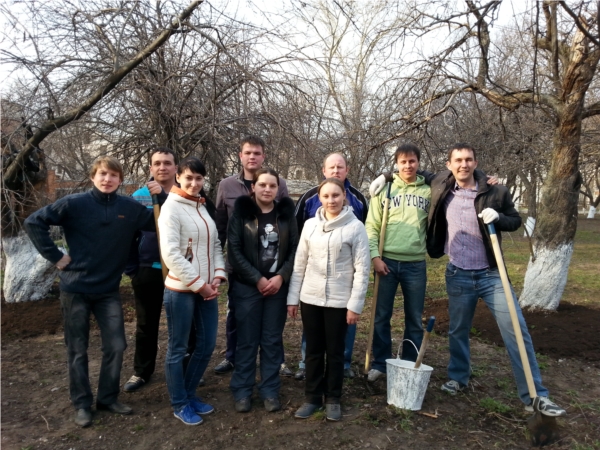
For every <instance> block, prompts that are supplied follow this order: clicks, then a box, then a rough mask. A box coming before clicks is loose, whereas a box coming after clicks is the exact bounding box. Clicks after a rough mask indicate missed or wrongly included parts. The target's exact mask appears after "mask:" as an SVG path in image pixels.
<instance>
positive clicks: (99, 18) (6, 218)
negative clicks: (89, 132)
mask: <svg viewBox="0 0 600 450" xmlns="http://www.w3.org/2000/svg"><path fill="white" fill-rule="evenodd" d="M200 3H202V0H195V1H193V2H192V3H190V4H189V5H188V6H187V7H186V8H185V9H183V11H182V12H180V13H179V14H176V15H175V17H173V18H172V19H171V20H169V21H168V22H167V23H165V24H164V25H163V26H161V27H159V29H158V30H157V33H156V34H154V35H152V36H142V37H138V36H135V30H136V27H135V26H132V24H133V23H135V22H136V21H137V20H140V19H141V18H142V17H141V16H142V14H140V12H142V10H141V8H140V7H139V6H140V5H139V4H137V3H136V4H131V5H130V4H127V3H124V4H121V5H120V6H119V7H114V6H112V5H109V4H105V3H103V2H94V3H92V2H87V3H86V5H85V8H84V7H81V8H80V9H77V10H73V8H72V4H70V3H68V2H66V3H65V4H59V3H58V2H47V3H39V4H38V3H31V4H27V5H25V6H26V7H27V8H28V9H27V10H26V11H22V13H21V14H17V13H14V12H13V11H12V9H11V8H10V7H9V5H8V4H3V5H2V6H0V13H1V14H2V15H3V17H4V19H5V20H6V21H7V22H8V23H9V27H8V29H5V31H4V35H3V37H4V40H5V42H6V41H10V40H12V42H13V44H14V45H13V47H12V48H11V49H8V50H3V51H2V54H3V57H4V60H5V62H8V63H11V64H13V65H14V66H15V67H17V68H18V69H21V70H27V71H28V72H29V74H30V75H32V76H30V77H27V75H25V76H24V78H21V79H20V82H19V84H20V85H21V88H22V89H24V90H29V91H30V92H31V95H30V96H29V102H30V104H31V105H35V104H36V103H37V105H39V106H37V109H36V108H29V110H30V111H31V113H30V114H29V116H27V115H26V114H24V117H25V120H24V121H23V122H22V125H23V126H22V127H21V128H25V129H26V131H27V133H26V135H25V139H24V140H22V141H21V142H18V140H17V139H15V138H14V136H10V137H8V138H7V139H6V140H5V139H3V145H4V143H5V142H6V146H10V145H15V144H22V145H20V148H17V151H16V153H15V152H13V151H12V150H9V153H11V155H10V156H11V157H10V158H3V166H2V169H3V177H2V182H3V183H2V197H3V199H4V201H3V207H4V205H14V208H13V209H12V211H11V212H12V214H4V213H5V211H3V215H2V220H3V224H2V225H3V230H4V233H3V239H2V245H3V250H4V252H5V254H6V260H7V265H6V270H5V277H4V280H5V283H4V295H5V296H6V298H7V300H8V301H22V300H29V299H32V298H33V299H36V298H39V297H40V296H41V295H43V294H41V293H40V291H39V289H42V291H43V290H47V288H48V287H49V283H50V284H51V282H52V280H53V279H54V275H55V273H54V268H53V267H51V266H52V265H51V264H49V263H48V262H46V261H43V260H38V263H37V264H23V261H22V259H21V260H20V259H19V258H21V257H22V256H23V255H24V254H25V260H27V259H29V260H30V261H35V258H36V256H37V251H36V250H35V249H34V247H33V246H32V245H31V243H30V241H29V240H28V239H27V238H26V236H25V235H24V233H23V232H22V231H20V232H19V233H18V234H17V235H16V236H14V235H13V233H14V232H15V231H19V226H18V224H19V222H20V220H22V219H24V218H25V217H26V216H27V215H28V214H29V212H30V211H31V210H32V209H34V208H35V202H34V201H33V199H34V194H35V189H31V188H30V186H32V187H34V188H35V187H37V186H39V184H40V183H39V182H36V184H35V185H34V184H32V181H31V178H32V177H31V176H30V175H29V174H28V173H27V169H28V167H29V166H30V165H31V164H32V163H33V164H35V163H37V164H38V166H39V167H42V165H43V159H44V158H43V153H42V152H41V151H40V150H39V145H40V144H41V142H42V141H43V140H44V139H45V138H46V137H48V136H49V135H51V134H52V133H55V132H56V131H57V130H60V129H61V128H62V127H64V126H66V125H68V124H69V123H71V122H73V121H76V120H78V119H79V118H81V117H82V116H84V115H85V114H86V113H87V112H88V111H90V110H91V109H92V108H93V107H94V106H95V105H97V104H98V103H99V102H101V101H102V100H104V99H106V98H107V97H109V96H110V93H111V91H112V90H113V89H114V88H115V87H116V86H117V85H118V84H119V83H120V82H121V81H122V80H123V79H124V78H125V77H126V76H127V75H128V74H129V73H131V72H132V71H133V70H134V69H135V68H136V67H137V66H139V65H140V64H141V63H142V62H143V61H144V60H145V59H146V58H148V57H149V56H150V55H152V54H153V53H154V52H156V51H157V49H159V48H160V47H161V46H162V45H163V44H164V43H165V42H167V40H168V39H169V38H170V37H171V36H172V35H173V34H174V33H175V32H176V31H177V30H179V29H180V28H181V25H182V23H184V22H185V21H186V20H187V19H188V18H189V17H190V16H191V14H192V13H193V12H194V10H195V9H196V8H197V7H198V6H199V5H200ZM173 11H176V9H173ZM25 21H30V23H35V24H36V26H35V27H31V26H29V23H26V22H25ZM34 30H35V32H39V35H38V34H35V32H34ZM16 35H23V36H25V39H26V40H28V41H29V43H30V44H31V47H30V48H29V49H28V50H30V52H29V53H27V52H24V53H20V52H21V51H22V50H23V46H18V45H16V43H17V42H16V37H15V36H16ZM26 50H27V49H26ZM39 99H43V101H45V102H46V104H45V105H44V104H43V103H41V102H40V100H39ZM22 103H25V102H22ZM40 103H41V105H40ZM42 105H43V106H42ZM23 109H26V108H23ZM42 111H43V114H42ZM25 124H27V125H26V126H25ZM6 153H7V152H6V151H3V156H5V154H6ZM17 203H18V204H20V205H21V206H20V207H17V205H16V204H17ZM7 232H12V233H7ZM13 241H15V242H16V241H18V242H17V245H14V242H13ZM41 279H43V280H44V283H42V286H40V285H39V284H36V283H35V281H36V280H41ZM32 289H33V290H32ZM36 290H37V291H36Z"/></svg>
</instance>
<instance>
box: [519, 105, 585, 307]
mask: <svg viewBox="0 0 600 450" xmlns="http://www.w3.org/2000/svg"><path fill="white" fill-rule="evenodd" d="M578 103H579V102H576V104H572V103H571V104H567V105H565V112H564V114H562V115H561V116H560V117H559V123H558V124H557V129H556V133H555V135H554V142H553V147H554V150H553V152H552V164H551V166H550V172H549V173H548V176H547V178H546V180H545V182H544V187H543V188H542V190H543V196H542V201H541V203H540V205H539V209H538V217H537V219H538V220H537V224H536V229H535V233H534V243H533V249H534V255H535V259H533V258H532V259H530V261H529V265H528V267H527V273H526V274H525V286H524V288H523V293H522V294H521V298H520V304H521V306H522V307H531V308H535V309H547V310H556V308H558V304H559V303H560V299H561V296H562V293H563V291H564V288H565V285H566V283H567V272H568V270H569V264H570V262H571V255H572V254H573V240H574V238H575V232H576V231H577V200H578V198H579V189H580V187H581V174H580V173H579V170H578V159H579V158H578V156H579V150H580V144H579V142H580V136H581V119H580V117H581V112H580V111H577V106H579V107H581V106H582V105H583V102H581V105H579V104H578Z"/></svg>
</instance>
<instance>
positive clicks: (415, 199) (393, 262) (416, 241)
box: [365, 144, 431, 382]
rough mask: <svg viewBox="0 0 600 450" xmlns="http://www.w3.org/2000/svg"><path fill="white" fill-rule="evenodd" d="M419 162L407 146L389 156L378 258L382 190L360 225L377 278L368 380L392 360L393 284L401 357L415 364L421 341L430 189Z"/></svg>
mask: <svg viewBox="0 0 600 450" xmlns="http://www.w3.org/2000/svg"><path fill="white" fill-rule="evenodd" d="M420 159H421V151H420V150H419V149H418V148H417V147H416V146H414V145H412V144H403V145H400V146H399V147H398V149H397V150H396V153H395V154H394V160H395V161H396V164H397V166H398V173H397V174H394V176H393V182H392V186H391V190H390V203H389V204H390V206H389V215H388V220H387V231H386V234H385V241H384V244H383V254H381V255H380V254H379V236H380V233H381V225H382V218H383V205H384V201H385V197H386V195H387V192H388V189H387V186H386V187H385V188H384V189H382V190H381V192H379V194H378V195H375V196H373V197H372V198H371V204H370V206H369V214H368V216H367V221H366V222H365V227H366V229H367V235H368V236H369V246H370V249H371V260H372V262H373V266H374V268H375V272H377V274H379V277H380V278H379V293H378V295H377V309H376V311H375V330H374V334H373V363H372V364H371V370H369V375H368V380H369V381H371V382H373V381H375V380H377V379H378V378H379V377H381V376H382V375H384V374H385V372H386V363H385V360H386V359H388V358H391V357H392V338H391V326H390V320H391V318H392V312H393V308H394V298H395V296H396V290H397V289H398V284H400V287H401V288H402V295H403V296H404V316H405V327H404V339H406V340H405V341H404V343H403V345H402V359H405V360H408V361H415V360H416V359H417V354H418V351H417V348H420V346H421V341H422V339H423V325H422V322H421V317H422V315H423V306H424V302H425V286H426V284H427V271H426V266H425V254H426V252H427V249H426V246H425V236H426V232H427V216H428V213H429V205H430V203H431V189H430V188H429V186H428V185H427V184H426V183H425V178H424V177H423V176H422V175H418V174H417V170H418V169H419V163H420ZM409 340H410V341H412V343H411V342H409ZM413 343H414V346H413ZM415 346H416V348H415Z"/></svg>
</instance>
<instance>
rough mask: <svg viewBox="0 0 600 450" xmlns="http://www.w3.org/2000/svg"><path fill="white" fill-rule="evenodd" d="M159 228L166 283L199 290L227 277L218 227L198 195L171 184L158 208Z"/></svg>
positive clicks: (179, 287)
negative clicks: (164, 199) (163, 201)
mask: <svg viewBox="0 0 600 450" xmlns="http://www.w3.org/2000/svg"><path fill="white" fill-rule="evenodd" d="M158 231H159V234H160V253H161V256H162V258H163V260H164V262H165V264H166V265H167V267H168V268H169V275H168V276H167V279H166V280H165V287H167V288H169V289H171V290H173V291H177V292H189V291H192V292H198V291H199V290H200V289H202V287H203V286H204V284H205V283H207V282H208V283H210V282H211V281H212V280H213V279H214V278H222V279H224V280H225V279H227V278H226V272H225V263H224V261H223V251H222V250H221V243H220V242H219V238H218V234H217V227H216V225H215V222H214V221H213V220H212V219H211V217H210V216H209V214H208V211H207V209H206V208H205V207H204V204H203V202H201V201H200V198H199V197H192V196H190V195H188V194H186V193H185V191H183V190H182V189H180V188H178V187H177V186H173V188H172V189H171V192H170V194H169V196H168V197H167V200H166V201H165V203H164V204H163V206H162V208H161V211H160V216H159V218H158ZM188 249H189V250H188Z"/></svg>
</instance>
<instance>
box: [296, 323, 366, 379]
mask: <svg viewBox="0 0 600 450" xmlns="http://www.w3.org/2000/svg"><path fill="white" fill-rule="evenodd" d="M355 339H356V325H348V329H347V330H346V340H345V342H344V369H349V368H350V365H351V364H352V351H353V350H354V340H355ZM301 352H302V361H300V364H298V367H299V368H300V369H306V363H305V360H306V335H305V334H304V330H302V347H301Z"/></svg>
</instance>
